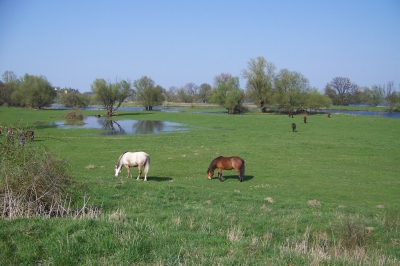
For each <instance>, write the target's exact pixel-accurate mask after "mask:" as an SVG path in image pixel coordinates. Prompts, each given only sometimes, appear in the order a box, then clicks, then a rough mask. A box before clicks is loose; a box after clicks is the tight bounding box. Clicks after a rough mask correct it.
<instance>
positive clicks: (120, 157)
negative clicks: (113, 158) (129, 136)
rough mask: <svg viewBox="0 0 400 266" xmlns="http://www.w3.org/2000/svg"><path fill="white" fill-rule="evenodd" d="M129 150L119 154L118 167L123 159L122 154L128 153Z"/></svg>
mask: <svg viewBox="0 0 400 266" xmlns="http://www.w3.org/2000/svg"><path fill="white" fill-rule="evenodd" d="M127 152H128V151H125V152H124V153H122V154H121V156H119V158H118V161H117V167H119V166H120V165H121V159H122V156H124V154H125V153H127Z"/></svg>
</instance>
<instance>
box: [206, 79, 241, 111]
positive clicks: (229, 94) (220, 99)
mask: <svg viewBox="0 0 400 266" xmlns="http://www.w3.org/2000/svg"><path fill="white" fill-rule="evenodd" d="M214 81H215V87H214V89H213V90H212V94H211V98H210V102H212V103H216V104H218V105H220V106H222V107H224V108H225V109H227V110H228V113H230V114H235V113H240V112H242V111H243V98H244V92H243V91H242V90H241V89H240V83H239V77H232V76H230V74H221V75H220V76H217V77H215V78H214Z"/></svg>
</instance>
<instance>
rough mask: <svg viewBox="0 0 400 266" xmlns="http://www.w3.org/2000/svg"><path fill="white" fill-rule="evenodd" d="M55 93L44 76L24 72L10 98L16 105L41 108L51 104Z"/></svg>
mask: <svg viewBox="0 0 400 266" xmlns="http://www.w3.org/2000/svg"><path fill="white" fill-rule="evenodd" d="M56 95H57V92H56V91H55V90H54V89H53V87H52V86H51V84H50V82H48V81H47V79H46V78H45V77H43V76H40V77H38V76H33V75H28V74H25V75H24V77H23V79H22V80H21V82H20V84H19V86H18V88H17V89H16V90H15V91H14V92H13V94H12V95H11V99H12V101H13V103H14V104H16V105H17V106H23V107H31V108H39V109H41V108H42V107H44V106H46V105H49V104H51V103H52V102H53V99H54V98H55V97H56Z"/></svg>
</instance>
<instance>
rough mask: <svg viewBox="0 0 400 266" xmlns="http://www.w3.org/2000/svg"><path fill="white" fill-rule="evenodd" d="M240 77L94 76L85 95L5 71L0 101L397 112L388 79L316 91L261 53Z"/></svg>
mask: <svg viewBox="0 0 400 266" xmlns="http://www.w3.org/2000/svg"><path fill="white" fill-rule="evenodd" d="M241 78H243V79H245V80H246V85H245V86H246V87H245V89H242V88H240V77H238V76H232V75H231V74H229V73H221V74H219V75H217V76H215V77H214V80H213V84H212V85H210V84H207V83H203V84H201V85H200V86H197V85H196V84H194V83H187V84H186V85H185V86H182V87H175V86H173V87H170V88H168V89H165V88H163V87H162V86H160V85H156V83H155V82H154V80H152V79H151V78H150V77H147V76H143V77H141V78H140V79H137V80H135V81H133V82H131V80H129V79H126V80H115V81H114V82H111V81H107V80H105V79H102V78H98V79H95V80H94V81H93V83H92V84H91V91H92V96H91V95H89V94H85V93H84V94H81V93H79V91H78V90H76V89H72V88H63V89H58V90H55V89H54V88H53V87H52V85H51V83H50V82H49V81H48V80H47V79H46V77H44V76H33V75H28V74H25V75H24V76H23V77H19V78H18V77H17V76H16V75H15V74H14V73H13V72H12V71H5V72H4V73H3V81H0V105H2V106H3V105H6V106H19V107H28V108H37V109H41V108H43V107H45V106H47V105H50V104H51V103H59V104H62V105H64V106H67V107H73V108H82V107H85V106H88V105H91V104H100V105H102V106H103V107H104V108H105V109H106V111H107V115H108V116H112V115H113V114H114V113H115V112H116V111H117V109H118V108H119V107H120V106H121V104H122V103H123V102H124V101H136V102H138V103H140V104H141V105H142V106H143V107H145V109H146V110H152V108H153V107H154V106H159V105H162V103H163V102H165V101H167V102H183V103H199V102H209V103H214V104H217V105H219V106H222V107H223V108H225V109H226V110H227V111H228V112H229V113H231V114H234V113H241V112H245V111H247V109H246V107H245V102H248V103H253V104H255V105H256V106H257V107H258V109H259V111H260V112H267V111H269V110H274V111H282V112H295V111H304V110H310V111H312V110H314V111H315V110H318V109H322V108H328V107H329V106H330V105H332V104H333V105H350V104H367V105H371V106H377V105H380V104H385V105H387V106H388V107H389V110H390V111H394V110H400V92H399V91H398V90H396V87H395V84H394V82H387V83H386V84H383V85H373V86H372V87H371V88H369V87H361V86H358V85H357V84H355V83H353V82H351V81H350V79H349V78H345V77H335V78H333V79H332V81H331V82H329V83H328V84H327V85H326V87H325V89H324V93H321V92H319V91H318V89H317V88H313V87H311V86H310V84H309V81H308V79H307V78H306V77H305V76H304V75H302V74H301V73H299V72H296V71H290V70H288V69H286V68H284V69H281V70H279V71H277V69H276V67H275V65H274V64H273V63H271V62H268V61H267V60H266V59H265V58H264V57H262V56H260V57H257V58H252V59H250V60H249V61H248V63H247V68H246V69H243V70H242V71H241Z"/></svg>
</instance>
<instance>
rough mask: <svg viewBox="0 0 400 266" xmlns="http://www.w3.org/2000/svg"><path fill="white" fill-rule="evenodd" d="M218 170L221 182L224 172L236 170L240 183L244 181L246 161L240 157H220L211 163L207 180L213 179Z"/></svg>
mask: <svg viewBox="0 0 400 266" xmlns="http://www.w3.org/2000/svg"><path fill="white" fill-rule="evenodd" d="M216 168H218V179H219V181H221V182H222V181H223V180H222V170H232V169H235V171H236V172H238V174H239V177H238V180H239V182H242V181H243V175H244V160H243V159H242V158H240V157H238V156H232V157H223V156H219V157H217V158H215V159H214V160H212V162H211V163H210V166H209V167H208V169H207V178H208V179H210V180H211V179H212V178H213V176H214V170H215V169H216Z"/></svg>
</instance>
